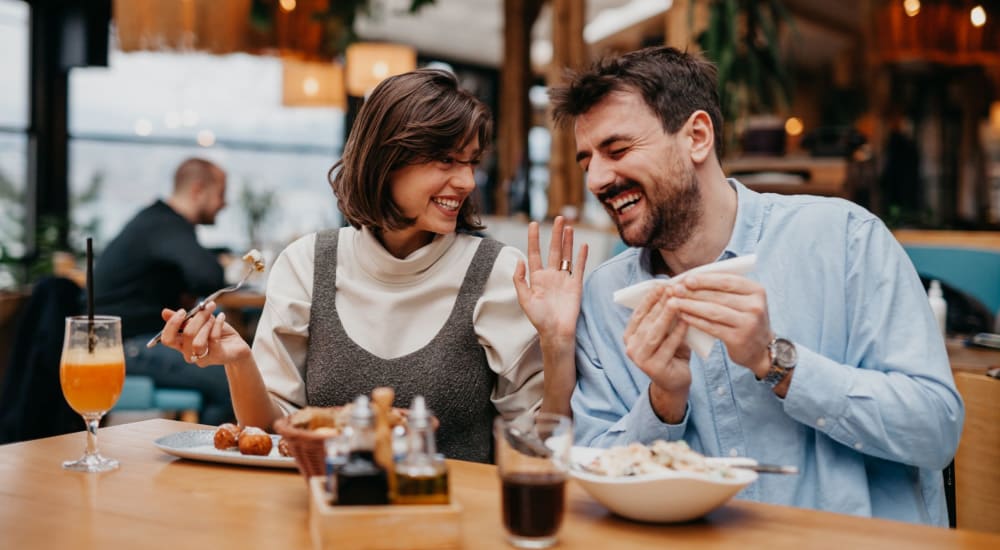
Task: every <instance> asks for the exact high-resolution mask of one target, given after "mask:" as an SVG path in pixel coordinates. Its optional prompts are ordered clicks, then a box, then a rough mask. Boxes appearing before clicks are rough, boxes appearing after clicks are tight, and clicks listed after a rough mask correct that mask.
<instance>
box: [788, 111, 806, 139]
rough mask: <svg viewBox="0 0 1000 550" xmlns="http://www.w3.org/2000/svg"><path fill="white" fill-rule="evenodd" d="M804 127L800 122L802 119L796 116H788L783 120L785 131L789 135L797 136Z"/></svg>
mask: <svg viewBox="0 0 1000 550" xmlns="http://www.w3.org/2000/svg"><path fill="white" fill-rule="evenodd" d="M804 128H805V127H804V126H803V124H802V119H800V118H798V117H794V116H793V117H788V120H786V121H785V131H786V132H788V135H790V136H797V135H799V134H801V133H802V130H803V129H804Z"/></svg>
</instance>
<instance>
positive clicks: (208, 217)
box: [198, 169, 226, 225]
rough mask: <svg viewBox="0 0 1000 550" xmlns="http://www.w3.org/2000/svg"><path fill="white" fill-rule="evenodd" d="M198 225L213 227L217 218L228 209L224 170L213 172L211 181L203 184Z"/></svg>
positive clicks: (199, 202)
mask: <svg viewBox="0 0 1000 550" xmlns="http://www.w3.org/2000/svg"><path fill="white" fill-rule="evenodd" d="M198 204H199V210H198V224H199V225H212V224H214V223H215V216H216V215H217V214H218V213H219V211H220V210H222V209H223V208H225V207H226V174H225V172H223V171H222V170H218V169H216V170H213V171H212V178H211V180H210V181H206V182H204V183H203V187H202V192H201V197H200V200H199V201H198Z"/></svg>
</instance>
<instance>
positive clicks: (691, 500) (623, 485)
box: [570, 447, 757, 522]
mask: <svg viewBox="0 0 1000 550" xmlns="http://www.w3.org/2000/svg"><path fill="white" fill-rule="evenodd" d="M602 451H604V449H597V448H592V447H573V449H572V451H571V455H570V456H571V459H572V461H573V462H574V463H576V464H587V463H589V462H590V461H591V460H592V459H593V458H594V457H595V456H597V455H598V454H599V453H601V452H602ZM711 460H712V461H713V462H716V459H711ZM730 472H731V474H732V476H731V477H719V476H718V475H710V474H701V473H696V472H678V471H670V472H666V473H662V474H660V473H658V474H652V475H642V476H624V477H610V476H604V475H600V474H592V473H588V472H581V471H580V470H579V469H578V468H572V469H570V475H571V476H572V477H573V479H575V480H576V481H577V483H579V484H580V485H581V486H582V487H583V488H584V490H586V491H587V493H589V494H590V496H591V497H593V498H594V500H596V501H597V502H600V503H601V504H602V505H604V507H605V508H607V509H608V510H611V511H612V512H614V513H615V514H618V515H620V516H622V517H626V518H629V519H634V520H637V521H647V522H675V521H689V520H693V519H697V518H700V517H701V516H704V515H705V514H707V513H709V512H711V511H712V510H714V509H716V508H718V507H719V506H722V505H723V504H725V503H726V502H727V501H729V499H730V498H732V497H733V495H735V494H736V493H738V492H740V490H741V489H743V488H744V487H746V486H747V485H749V484H751V483H753V482H754V481H755V480H756V479H757V472H754V471H753V470H746V469H739V468H732V469H731V470H730Z"/></svg>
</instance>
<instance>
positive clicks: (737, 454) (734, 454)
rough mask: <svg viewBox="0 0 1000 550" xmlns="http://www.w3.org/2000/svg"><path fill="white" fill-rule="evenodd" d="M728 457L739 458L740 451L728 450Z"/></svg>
mask: <svg viewBox="0 0 1000 550" xmlns="http://www.w3.org/2000/svg"><path fill="white" fill-rule="evenodd" d="M729 456H740V451H739V450H738V449H736V448H735V447H733V448H732V449H729Z"/></svg>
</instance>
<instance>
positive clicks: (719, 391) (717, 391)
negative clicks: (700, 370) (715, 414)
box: [715, 386, 726, 395]
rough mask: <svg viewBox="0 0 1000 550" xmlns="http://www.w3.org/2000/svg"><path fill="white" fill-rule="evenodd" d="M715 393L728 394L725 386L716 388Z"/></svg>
mask: <svg viewBox="0 0 1000 550" xmlns="http://www.w3.org/2000/svg"><path fill="white" fill-rule="evenodd" d="M715 393H717V394H719V395H726V388H725V387H723V386H719V387H718V389H716V390H715Z"/></svg>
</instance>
